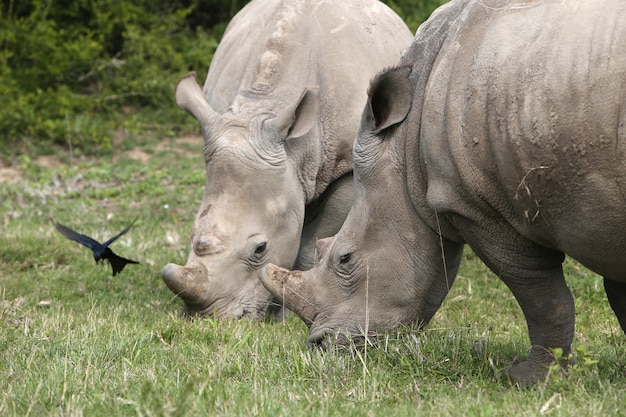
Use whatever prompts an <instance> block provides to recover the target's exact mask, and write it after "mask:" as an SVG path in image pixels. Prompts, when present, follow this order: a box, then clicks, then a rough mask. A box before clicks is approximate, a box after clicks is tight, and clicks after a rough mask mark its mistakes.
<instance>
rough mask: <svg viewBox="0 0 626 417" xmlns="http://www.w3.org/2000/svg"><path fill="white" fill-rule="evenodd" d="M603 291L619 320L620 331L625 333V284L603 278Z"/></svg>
mask: <svg viewBox="0 0 626 417" xmlns="http://www.w3.org/2000/svg"><path fill="white" fill-rule="evenodd" d="M604 291H606V295H607V297H608V299H609V303H610V304H611V308H612V309H613V311H614V312H615V315H616V316H617V320H619V324H620V326H622V330H623V331H624V333H626V283H624V282H619V281H613V280H610V279H607V278H606V277H605V278H604Z"/></svg>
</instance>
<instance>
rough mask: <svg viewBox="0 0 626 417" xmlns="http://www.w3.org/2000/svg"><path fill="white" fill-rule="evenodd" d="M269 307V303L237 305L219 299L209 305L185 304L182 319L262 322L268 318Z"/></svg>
mask: <svg viewBox="0 0 626 417" xmlns="http://www.w3.org/2000/svg"><path fill="white" fill-rule="evenodd" d="M268 306H269V302H268V303H265V302H259V303H236V302H233V301H229V300H226V299H218V300H216V301H214V302H212V303H210V304H208V305H198V304H189V303H184V304H183V308H182V310H181V317H183V318H186V319H194V318H200V317H211V318H229V319H233V320H239V319H251V320H255V321H261V320H263V319H264V318H265V316H266V312H267V310H268Z"/></svg>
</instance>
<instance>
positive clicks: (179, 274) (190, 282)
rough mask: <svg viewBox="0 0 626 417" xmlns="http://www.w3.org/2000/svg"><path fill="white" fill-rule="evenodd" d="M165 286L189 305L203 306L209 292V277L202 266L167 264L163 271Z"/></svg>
mask: <svg viewBox="0 0 626 417" xmlns="http://www.w3.org/2000/svg"><path fill="white" fill-rule="evenodd" d="M161 276H162V277H163V281H164V282H165V285H167V287H168V288H169V289H170V290H171V291H172V292H173V293H174V294H176V295H178V296H179V297H180V298H181V299H182V300H183V301H184V302H185V304H187V305H190V306H194V305H200V304H202V301H203V299H204V298H206V294H207V293H208V290H209V288H208V287H209V276H208V272H207V270H206V268H205V267H204V266H203V265H202V264H199V263H198V264H196V263H194V264H192V265H186V266H184V267H183V266H180V265H176V264H172V263H170V264H167V265H165V266H164V267H163V269H162V270H161Z"/></svg>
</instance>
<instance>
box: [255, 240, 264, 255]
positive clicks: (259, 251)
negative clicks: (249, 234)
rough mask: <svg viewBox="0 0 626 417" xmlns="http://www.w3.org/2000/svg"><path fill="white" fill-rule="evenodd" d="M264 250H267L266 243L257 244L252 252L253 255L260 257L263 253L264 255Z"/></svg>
mask: <svg viewBox="0 0 626 417" xmlns="http://www.w3.org/2000/svg"><path fill="white" fill-rule="evenodd" d="M266 249H267V242H262V243H259V244H258V245H257V247H256V249H255V250H254V254H255V255H262V254H263V253H265V250H266Z"/></svg>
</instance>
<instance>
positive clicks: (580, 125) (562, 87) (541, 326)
mask: <svg viewBox="0 0 626 417" xmlns="http://www.w3.org/2000/svg"><path fill="white" fill-rule="evenodd" d="M624 22H626V2H624V1H622V0H562V1H557V0H545V1H541V0H540V1H538V0H532V1H516V2H511V1H509V0H469V1H468V0H453V1H452V2H451V3H448V4H446V5H444V6H442V7H441V8H440V9H438V10H437V11H436V13H435V14H434V15H433V16H431V18H430V19H429V20H428V21H427V22H426V23H425V24H424V25H422V26H421V27H420V29H418V32H417V34H416V37H415V41H414V42H413V44H412V46H411V47H410V48H409V49H408V50H407V52H406V53H405V54H404V56H403V58H402V60H401V62H400V65H399V66H397V67H395V68H391V69H388V70H386V71H384V72H382V73H381V74H379V75H378V76H377V77H375V79H374V80H373V81H372V83H371V86H370V90H369V98H368V101H367V104H366V106H365V110H364V112H363V116H362V121H361V126H360V131H359V135H358V137H357V140H356V143H355V147H354V175H355V197H354V203H353V206H352V208H351V210H350V213H349V214H348V216H347V219H346V221H345V223H344V224H343V226H342V228H341V230H340V231H339V233H338V234H337V235H336V236H335V237H333V238H329V239H323V240H320V241H318V243H317V248H318V252H319V256H320V257H319V260H318V262H317V264H316V265H315V267H314V268H313V269H312V270H310V271H307V272H304V273H302V272H298V271H295V272H290V271H287V270H285V269H282V268H278V267H275V266H273V265H268V266H266V268H265V270H264V271H263V276H262V280H263V282H264V284H265V285H266V287H267V288H268V289H270V291H272V292H273V293H274V294H276V295H280V297H281V299H283V300H284V302H285V304H286V306H287V307H289V308H290V309H293V310H294V311H295V312H297V313H298V314H299V315H300V317H301V318H302V319H304V321H305V322H306V323H307V324H308V325H309V327H310V337H309V343H311V344H317V343H320V341H322V340H323V339H324V338H325V336H326V335H328V334H336V333H342V334H346V333H350V334H355V333H360V332H362V330H363V329H366V328H368V327H367V326H369V329H378V330H380V329H389V328H392V327H395V326H398V325H400V324H402V323H409V322H423V323H427V322H428V321H429V320H430V319H431V317H432V316H433V314H434V313H435V311H436V310H437V309H438V308H439V306H440V304H441V303H442V301H443V299H444V297H445V296H446V294H447V293H448V290H449V288H450V286H451V285H452V283H453V281H454V278H455V274H456V272H457V269H458V266H459V262H460V259H461V252H462V249H463V245H464V244H465V243H468V244H469V245H470V246H471V247H472V248H473V250H474V251H475V252H476V253H477V254H478V256H479V257H480V258H481V259H482V260H483V261H484V262H485V263H486V264H487V265H488V266H489V267H490V268H491V270H493V271H494V272H495V273H496V274H497V275H499V277H500V278H501V279H502V280H503V281H504V282H505V283H506V285H507V286H508V287H509V288H510V289H511V291H512V292H513V294H514V296H515V298H516V299H517V301H518V303H519V305H520V306H521V308H522V310H523V313H524V315H525V317H526V321H527V323H528V330H529V333H530V341H531V345H532V348H531V350H530V354H529V356H528V358H527V359H526V361H525V362H522V363H520V364H518V365H515V366H514V367H513V368H512V369H511V370H510V375H511V377H512V379H513V380H514V381H516V382H519V383H531V382H534V381H537V380H540V379H541V378H543V377H544V376H545V374H546V364H549V363H551V362H552V361H553V356H552V354H551V352H550V350H549V349H550V348H562V349H563V352H564V354H565V355H567V354H568V353H569V352H570V345H571V343H572V338H573V335H574V302H573V299H572V295H571V293H570V291H569V289H568V287H567V286H566V283H565V280H564V278H563V271H562V268H561V264H562V262H563V260H564V254H569V255H571V256H572V257H573V258H575V259H577V260H578V261H580V262H581V263H582V264H584V265H585V266H587V267H588V268H590V269H591V270H593V271H595V272H597V273H599V274H601V275H603V276H604V283H605V289H606V293H607V295H608V298H609V301H610V304H611V306H612V308H613V310H614V312H615V314H616V315H617V318H618V319H619V322H620V324H621V327H622V329H624V331H626V126H625V123H626V85H625V84H626V25H625V24H624ZM366 305H367V309H366V308H365V306H366ZM366 310H367V311H366ZM366 319H367V320H366Z"/></svg>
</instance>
